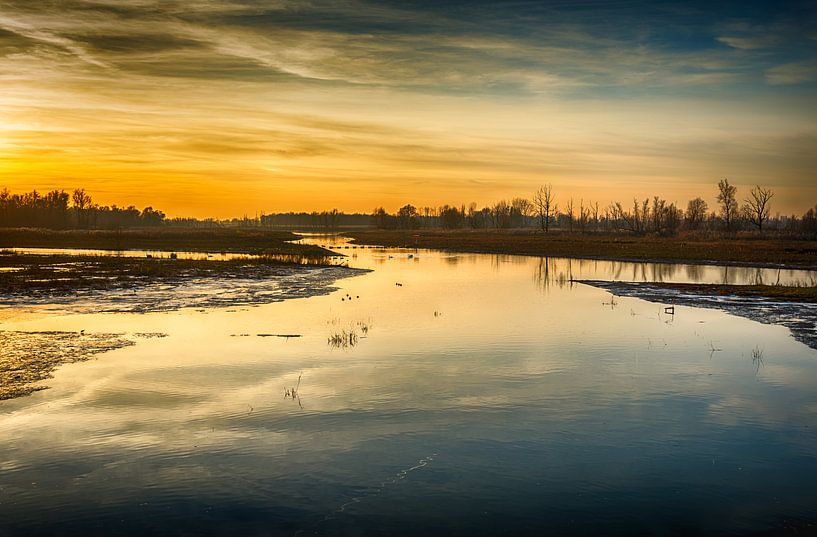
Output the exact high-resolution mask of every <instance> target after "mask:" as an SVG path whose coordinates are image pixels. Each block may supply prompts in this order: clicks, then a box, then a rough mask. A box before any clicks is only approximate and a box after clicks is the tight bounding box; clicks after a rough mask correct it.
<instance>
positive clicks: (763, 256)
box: [343, 230, 817, 270]
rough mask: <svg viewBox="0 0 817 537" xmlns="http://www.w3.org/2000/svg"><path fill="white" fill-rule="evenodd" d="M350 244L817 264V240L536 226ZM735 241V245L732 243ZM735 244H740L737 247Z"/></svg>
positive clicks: (365, 238)
mask: <svg viewBox="0 0 817 537" xmlns="http://www.w3.org/2000/svg"><path fill="white" fill-rule="evenodd" d="M343 235H345V236H347V237H350V238H351V241H350V243H351V244H355V245H375V246H383V247H398V248H411V249H413V248H423V249H433V250H441V251H447V252H455V253H472V254H498V255H521V256H531V257H555V258H569V259H584V260H590V261H619V262H624V263H656V264H686V265H703V266H734V267H748V268H768V269H781V270H817V242H814V241H795V240H790V239H786V240H783V239H781V240H773V239H714V240H689V239H683V238H654V237H631V236H626V237H625V236H613V235H573V234H571V235H568V234H563V233H554V234H552V235H544V234H541V233H534V232H529V231H528V232H519V231H517V232H514V231H510V232H462V231H460V232H457V231H450V232H449V231H444V232H441V231H423V230H416V231H353V232H346V233H343ZM730 247H731V248H730ZM736 247H737V248H736Z"/></svg>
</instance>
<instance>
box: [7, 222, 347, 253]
mask: <svg viewBox="0 0 817 537" xmlns="http://www.w3.org/2000/svg"><path fill="white" fill-rule="evenodd" d="M298 238H299V237H298V235H295V234H294V233H290V232H288V231H271V230H260V229H259V230H256V229H234V228H215V229H210V228H207V229H200V228H150V229H128V230H93V231H87V230H68V231H53V230H45V229H25V228H24V229H16V228H15V229H8V228H7V229H0V248H84V249H95V250H163V251H189V252H212V253H215V252H229V253H246V254H271V255H272V254H276V255H277V254H292V255H301V256H308V257H325V256H327V255H332V253H331V252H329V251H327V250H324V249H322V248H319V247H317V246H309V245H303V244H293V243H291V242H288V241H291V240H295V239H298Z"/></svg>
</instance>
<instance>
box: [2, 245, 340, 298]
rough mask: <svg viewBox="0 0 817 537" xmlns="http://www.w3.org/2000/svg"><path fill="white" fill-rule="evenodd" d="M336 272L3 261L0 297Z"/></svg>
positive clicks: (116, 261)
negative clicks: (273, 272)
mask: <svg viewBox="0 0 817 537" xmlns="http://www.w3.org/2000/svg"><path fill="white" fill-rule="evenodd" d="M293 265H297V266H313V267H314V266H332V265H335V264H334V263H333V262H332V259H331V258H318V257H304V256H301V255H294V254H293V255H285V256H280V255H264V256H257V257H251V258H246V259H227V260H217V259H181V258H177V259H169V258H155V257H153V258H144V257H128V256H107V255H32V254H15V255H7V256H0V293H2V292H6V293H20V292H25V291H29V290H54V291H69V290H72V289H109V288H117V287H122V286H132V285H139V284H143V283H150V282H154V281H167V282H170V283H172V282H174V281H181V280H184V279H187V278H206V277H242V278H255V279H259V278H265V277H268V276H269V270H270V269H274V268H275V267H286V266H293Z"/></svg>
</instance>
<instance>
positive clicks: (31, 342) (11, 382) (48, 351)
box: [0, 330, 141, 400]
mask: <svg viewBox="0 0 817 537" xmlns="http://www.w3.org/2000/svg"><path fill="white" fill-rule="evenodd" d="M140 337H141V336H140ZM134 344H135V342H134V341H133V340H132V339H130V338H128V337H127V336H126V335H125V334H85V333H81V332H14V331H5V330H3V331H0V400H2V399H11V398H13V397H20V396H23V395H28V394H30V393H32V392H35V391H37V390H43V389H45V388H47V387H48V386H46V385H44V384H42V381H43V380H45V379H48V378H51V373H52V371H54V369H56V368H57V367H58V366H60V365H62V364H65V363H71V362H81V361H85V360H89V359H90V358H92V357H94V356H95V355H97V354H101V353H103V352H108V351H111V350H114V349H119V348H122V347H127V346H129V345H134Z"/></svg>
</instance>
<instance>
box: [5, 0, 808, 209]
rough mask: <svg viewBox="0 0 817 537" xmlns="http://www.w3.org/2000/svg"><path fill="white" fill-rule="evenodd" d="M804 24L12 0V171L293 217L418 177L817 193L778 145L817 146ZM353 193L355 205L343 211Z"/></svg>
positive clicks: (468, 187)
mask: <svg viewBox="0 0 817 537" xmlns="http://www.w3.org/2000/svg"><path fill="white" fill-rule="evenodd" d="M778 12H779V13H778ZM797 15H798V16H797V17H795V16H793V15H792V13H790V12H787V11H786V10H785V9H778V8H775V7H774V6H772V5H771V4H769V6H763V5H760V7H758V6H755V8H753V10H748V9H747V10H746V11H745V12H744V11H742V10H741V9H730V8H728V7H718V8H712V7H711V6H708V5H705V4H703V3H700V4H696V3H694V2H693V3H687V4H685V5H684V6H678V5H676V4H671V3H661V2H658V3H655V2H650V3H647V2H640V1H635V0H633V1H623V2H616V3H609V2H600V1H599V2H596V1H590V2H578V3H576V2H561V1H552V2H524V1H523V2H518V3H513V4H507V3H504V4H497V3H494V2H479V1H477V2H469V3H467V4H461V5H451V4H447V3H431V2H429V3H424V2H415V3H410V4H409V3H403V2H392V3H389V2H377V3H373V2H363V1H360V0H347V1H344V2H328V1H327V2H324V1H320V0H319V1H315V2H300V1H289V0H280V1H277V2H257V1H254V0H243V1H229V2H228V1H226V0H191V1H184V2H183V1H180V0H179V1H176V0H172V1H169V0H168V1H154V0H136V1H134V2H128V3H122V2H116V1H114V0H61V1H56V0H54V1H50V0H42V1H38V2H30V1H24V0H14V1H8V0H6V1H5V2H3V3H2V11H1V12H0V80H2V82H3V84H4V88H3V89H4V91H3V92H2V94H0V121H1V122H2V123H0V169H2V170H3V173H4V178H5V180H6V181H11V182H12V186H13V184H17V185H31V184H36V182H37V181H40V180H42V181H44V183H43V184H48V185H53V184H58V182H59V181H68V180H70V181H83V182H86V183H87V184H88V185H89V187H90V188H93V184H92V183H93V182H94V181H97V182H98V183H100V184H101V183H102V182H104V181H110V180H116V181H117V182H118V183H117V184H119V185H122V188H123V189H131V190H130V192H131V194H130V195H132V196H134V197H137V196H140V195H142V196H144V195H145V193H146V192H149V191H161V193H162V196H164V197H166V199H168V200H174V202H178V203H180V204H181V203H182V201H184V200H186V199H191V197H190V195H189V191H188V190H187V189H189V187H190V185H191V184H192V183H194V182H195V181H206V182H208V184H211V185H212V191H213V192H218V193H219V196H220V197H219V199H220V200H224V199H232V198H231V197H230V196H228V193H229V192H230V188H232V186H234V185H235V184H236V182H241V184H242V185H244V187H246V188H251V189H252V192H253V196H254V197H255V198H257V199H264V198H265V197H268V196H270V195H271V194H270V193H271V192H275V193H276V194H275V197H274V199H275V202H276V203H279V204H282V205H281V206H279V207H278V208H292V207H293V206H299V207H302V205H299V204H302V203H303V201H299V200H305V199H312V200H314V199H315V197H316V196H318V197H320V199H321V200H323V203H326V204H334V203H337V204H340V205H347V206H348V205H349V204H350V203H354V204H355V205H354V206H353V207H350V208H361V207H360V206H362V207H363V208H367V207H368V206H369V205H371V204H372V203H378V202H377V201H376V200H374V198H373V196H374V195H375V194H377V195H379V196H392V197H394V198H396V197H397V196H399V195H401V194H400V193H401V192H404V191H405V189H406V186H407V185H409V184H410V185H426V186H424V187H422V188H423V189H425V190H422V189H421V190H418V195H420V196H425V197H426V198H429V199H430V198H431V197H432V196H433V195H434V194H433V192H434V191H436V192H442V193H445V194H446V195H456V196H459V197H462V198H475V199H481V198H484V197H487V196H493V195H506V194H507V195H510V194H515V193H524V192H525V191H526V190H532V189H533V187H534V186H535V184H537V183H538V182H540V181H542V180H543V178H545V177H548V178H549V180H551V181H553V182H557V183H558V182H561V183H563V184H564V185H565V186H567V185H569V184H572V185H574V186H573V187H574V188H577V189H581V188H590V187H589V185H600V184H604V183H605V182H610V181H622V180H624V178H628V177H629V178H637V181H643V182H647V183H649V181H650V178H653V179H654V178H659V180H660V181H663V182H665V183H666V184H667V185H681V184H683V183H684V181H691V180H696V181H698V180H703V178H705V177H708V176H709V175H713V174H714V175H716V176H717V175H723V174H724V173H727V172H728V173H730V174H731V175H734V174H738V175H742V176H743V177H745V178H746V180H747V181H749V180H750V178H751V182H764V181H768V182H772V183H773V182H775V181H776V182H777V184H780V185H788V184H792V182H796V181H797V180H799V181H801V182H802V183H803V184H805V182H807V181H813V179H814V175H813V172H811V171H809V168H808V167H807V166H804V165H803V163H804V162H807V163H810V162H811V161H810V160H808V159H805V160H804V158H803V157H802V156H795V155H793V154H792V153H791V151H790V150H788V149H786V144H783V143H780V142H779V141H780V140H795V139H796V140H799V142H798V143H797V144H795V145H796V147H802V140H813V139H814V138H813V137H812V136H813V134H814V133H815V131H817V126H815V125H817V119H815V113H814V112H813V111H810V110H808V107H807V106H806V105H805V104H804V103H807V102H809V101H810V100H811V99H812V98H813V96H814V91H815V90H814V87H813V82H814V80H815V64H814V63H813V61H811V60H810V59H806V58H804V57H803V50H806V49H807V48H806V47H803V46H802V44H803V40H806V41H808V40H810V39H812V37H809V36H810V35H811V34H809V32H808V24H803V23H801V22H798V21H801V20H810V19H808V17H803V16H800V14H799V12H798V13H797ZM808 42H809V43H812V41H808ZM783 85H787V86H791V87H789V88H786V91H788V92H789V94H787V95H786V98H785V99H783V98H782V97H781V96H780V95H778V92H780V91H782V90H783V88H780V86H783ZM791 92H795V93H796V94H795V95H791ZM736 117H738V118H751V122H750V121H749V120H748V119H746V120H745V121H742V122H738V121H736V120H735V118H736ZM735 123H741V124H742V126H741V128H735ZM761 149H762V150H761ZM757 155H762V156H763V159H762V160H758V157H757ZM798 155H799V154H798ZM747 163H751V164H747ZM812 169H813V168H812ZM798 177H799V178H800V179H796V178H798ZM157 178H161V181H158V182H157ZM15 182H16V183H15ZM338 184H342V185H344V186H345V187H346V188H354V189H355V192H356V197H355V200H354V201H349V202H348V203H345V202H340V201H333V199H334V198H333V196H335V195H336V194H333V192H337V191H334V190H333V189H334V188H336V187H337V185H338ZM248 185H250V186H248ZM503 187H504V189H505V191H506V192H503ZM418 188H419V187H418ZM673 188H675V187H674V186H673ZM678 188H680V187H678ZM435 189H436V190H435ZM508 189H511V190H514V192H512V193H510V194H509V193H508V192H507V190H508ZM281 192H288V193H289V194H287V196H288V197H286V196H283V197H282V196H281ZM599 195H601V194H599ZM605 195H607V194H605ZM367 196H368V197H367ZM232 197H233V198H236V199H237V198H238V197H239V196H238V195H233V196H232ZM196 199H198V198H196ZM387 201H388V200H380V202H382V203H386V202H387ZM151 203H154V204H155V205H159V203H158V202H151ZM197 203H198V202H197ZM202 203H204V202H202ZM235 203H236V205H234V206H231V208H230V209H229V211H231V212H235V211H238V210H239V209H238V208H237V207H238V203H239V202H238V201H236V202H235ZM286 204H289V205H286ZM358 204H359V205H358ZM185 207H186V205H185ZM211 209H212V208H208V207H204V206H202V207H201V209H196V210H200V212H201V213H207V212H208V211H210V210H211Z"/></svg>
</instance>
